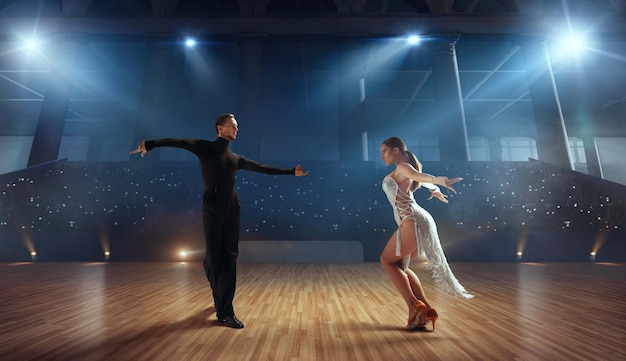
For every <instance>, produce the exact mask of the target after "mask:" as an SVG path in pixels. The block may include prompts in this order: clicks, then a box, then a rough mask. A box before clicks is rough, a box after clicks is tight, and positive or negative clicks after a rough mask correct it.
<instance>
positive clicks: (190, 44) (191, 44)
mask: <svg viewBox="0 0 626 361" xmlns="http://www.w3.org/2000/svg"><path fill="white" fill-rule="evenodd" d="M185 46H187V47H188V48H193V47H194V46H196V39H194V38H187V39H186V40H185Z"/></svg>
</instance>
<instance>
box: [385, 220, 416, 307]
mask: <svg viewBox="0 0 626 361" xmlns="http://www.w3.org/2000/svg"><path fill="white" fill-rule="evenodd" d="M397 232H400V239H401V242H402V243H401V250H402V254H401V255H400V256H396V237H397V234H396V233H397ZM416 249H417V241H416V239H415V226H414V225H413V223H412V222H405V223H403V224H402V226H401V227H400V229H399V230H398V231H396V232H394V233H393V235H392V236H391V238H389V241H387V245H386V246H385V249H384V250H383V252H382V254H381V255H380V263H381V264H382V266H383V269H384V270H385V272H386V273H387V276H388V277H389V279H390V280H391V283H392V284H393V285H394V286H395V287H396V289H397V290H398V291H400V295H401V296H402V298H403V299H404V301H405V302H406V304H407V306H408V307H409V315H411V314H414V313H415V311H416V309H417V307H416V305H417V302H418V300H419V298H417V297H416V295H415V292H414V291H413V289H412V287H413V285H412V283H411V280H410V276H409V274H408V273H406V272H405V271H403V270H402V268H400V265H399V262H398V261H400V260H401V259H402V258H404V257H405V256H407V255H408V254H410V253H413V252H414V251H415V250H416ZM414 275H415V274H414ZM422 296H423V292H422Z"/></svg>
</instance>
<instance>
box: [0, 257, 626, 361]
mask: <svg viewBox="0 0 626 361" xmlns="http://www.w3.org/2000/svg"><path fill="white" fill-rule="evenodd" d="M238 267H239V268H238V287H237V294H236V297H235V310H236V312H237V316H238V317H239V318H240V319H241V320H242V321H244V323H245V324H246V327H245V328H244V329H242V330H235V329H230V328H227V327H223V326H221V325H220V324H219V323H218V322H217V321H216V319H215V312H214V309H213V307H212V306H213V304H212V298H211V291H210V288H209V285H208V282H207V281H206V277H205V276H204V274H203V271H202V267H201V265H200V264H197V263H5V264H0V290H1V292H0V360H3V361H5V360H6V361H12V360H16V361H17V360H20V361H22V360H238V361H240V360H288V361H301V360H316V361H317V360H329V361H330V360H332V361H336V360H346V361H353V360H354V361H359V360H394V361H395V360H478V359H480V360H623V359H626V326H625V325H626V303H625V302H624V300H625V299H626V283H625V282H624V281H625V280H626V265H624V264H611V263H604V264H601V263H548V264H533V263H463V264H453V265H452V268H453V270H454V271H455V273H456V275H457V277H458V278H459V279H460V281H461V282H462V283H463V284H464V285H465V286H466V287H467V288H468V289H469V290H470V291H471V292H473V293H474V294H475V295H476V297H475V298H474V299H470V300H465V299H458V298H454V297H452V296H449V295H447V294H445V293H444V292H442V291H441V290H439V289H437V288H435V286H434V285H433V283H432V280H431V278H430V276H429V275H428V274H427V271H426V270H425V268H424V267H423V265H421V264H416V265H414V266H413V267H412V268H413V269H415V270H416V271H417V273H418V275H419V276H420V278H421V280H422V282H423V284H424V287H425V289H426V293H427V296H428V297H429V301H430V302H431V303H432V304H433V305H434V306H435V308H436V309H437V311H438V312H439V314H440V320H439V321H438V322H437V330H436V331H435V332H408V331H407V330H405V329H404V325H405V324H406V317H407V310H406V306H405V305H404V304H403V302H402V300H401V298H400V296H399V294H398V292H397V291H396V290H395V289H394V288H393V286H392V285H391V283H390V282H389V280H388V279H387V276H386V275H385V273H384V271H383V270H382V267H381V266H380V265H379V264H377V263H354V264H251V263H243V264H240V265H239V266H238Z"/></svg>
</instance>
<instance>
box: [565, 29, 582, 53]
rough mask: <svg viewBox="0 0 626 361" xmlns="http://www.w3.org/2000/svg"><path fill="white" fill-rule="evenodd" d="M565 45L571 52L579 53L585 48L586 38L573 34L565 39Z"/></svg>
mask: <svg viewBox="0 0 626 361" xmlns="http://www.w3.org/2000/svg"><path fill="white" fill-rule="evenodd" d="M565 47H566V48H567V49H568V50H569V51H570V52H573V53H578V52H580V51H581V50H582V49H584V48H585V39H584V38H583V37H581V36H576V35H573V34H572V35H570V36H568V37H567V38H566V39H565Z"/></svg>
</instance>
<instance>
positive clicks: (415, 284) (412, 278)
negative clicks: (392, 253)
mask: <svg viewBox="0 0 626 361" xmlns="http://www.w3.org/2000/svg"><path fill="white" fill-rule="evenodd" d="M404 272H405V273H406V275H407V278H408V279H409V283H410V284H411V290H412V291H413V295H414V296H415V298H417V299H418V300H420V301H422V302H424V304H425V305H426V308H428V309H430V308H431V307H430V304H429V303H428V301H427V300H426V295H425V294H424V288H423V287H422V282H420V279H419V277H417V275H416V274H415V272H413V270H412V269H410V268H407V269H406V271H404Z"/></svg>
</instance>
